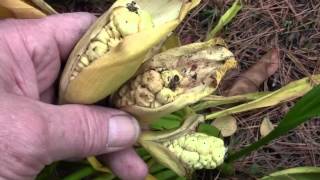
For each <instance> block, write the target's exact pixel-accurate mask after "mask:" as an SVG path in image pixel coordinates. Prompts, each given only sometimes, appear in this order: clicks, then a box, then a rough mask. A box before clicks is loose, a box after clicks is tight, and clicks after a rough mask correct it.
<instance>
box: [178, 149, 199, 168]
mask: <svg viewBox="0 0 320 180" xmlns="http://www.w3.org/2000/svg"><path fill="white" fill-rule="evenodd" d="M180 158H181V160H182V161H183V162H185V163H187V164H188V165H189V166H190V167H193V166H194V165H193V164H195V163H197V162H198V161H199V159H200V156H199V153H197V152H192V151H182V152H181V155H180Z"/></svg>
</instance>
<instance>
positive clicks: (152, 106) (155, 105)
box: [151, 101, 162, 108]
mask: <svg viewBox="0 0 320 180" xmlns="http://www.w3.org/2000/svg"><path fill="white" fill-rule="evenodd" d="M161 106H162V104H161V103H160V102H159V101H154V102H152V104H151V108H158V107H161Z"/></svg>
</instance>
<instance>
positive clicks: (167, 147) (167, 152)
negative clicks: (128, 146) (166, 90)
mask: <svg viewBox="0 0 320 180" xmlns="http://www.w3.org/2000/svg"><path fill="white" fill-rule="evenodd" d="M202 121H204V117H203V116H201V115H195V114H194V115H191V116H189V117H187V118H186V120H185V122H184V124H183V125H182V126H181V127H180V128H179V129H177V130H174V131H161V132H152V131H149V132H148V131H146V132H143V133H142V135H141V137H140V139H139V143H140V144H141V145H142V146H143V147H144V148H145V149H146V150H147V151H148V152H149V153H150V154H151V155H152V156H153V157H154V158H155V159H156V160H158V162H159V163H161V164H162V165H164V166H166V167H168V168H170V169H171V170H173V171H174V172H176V173H177V174H178V175H180V176H184V177H190V176H191V175H192V173H193V172H194V170H197V169H214V168H216V167H217V166H219V165H221V164H222V163H223V161H224V156H225V153H226V148H225V146H224V142H223V140H221V139H219V138H216V137H213V136H208V135H206V134H202V133H197V132H195V129H196V127H197V126H198V124H199V123H200V122H202Z"/></svg>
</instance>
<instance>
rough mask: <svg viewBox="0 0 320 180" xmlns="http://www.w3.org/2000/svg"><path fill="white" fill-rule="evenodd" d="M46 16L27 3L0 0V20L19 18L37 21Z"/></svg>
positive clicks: (17, 0)
mask: <svg viewBox="0 0 320 180" xmlns="http://www.w3.org/2000/svg"><path fill="white" fill-rule="evenodd" d="M46 16H47V14H46V13H44V12H42V11H41V10H39V9H37V8H35V7H34V6H32V5H31V3H30V2H29V1H27V0H26V1H23V0H1V1H0V19H2V18H19V19H37V18H42V17H46Z"/></svg>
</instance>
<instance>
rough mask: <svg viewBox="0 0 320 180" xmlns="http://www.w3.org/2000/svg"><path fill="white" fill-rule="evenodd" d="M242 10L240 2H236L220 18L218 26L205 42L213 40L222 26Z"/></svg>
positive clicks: (237, 0)
mask: <svg viewBox="0 0 320 180" xmlns="http://www.w3.org/2000/svg"><path fill="white" fill-rule="evenodd" d="M241 9H242V4H241V1H240V0H236V1H235V2H234V3H233V4H232V6H231V8H230V9H228V10H227V12H225V13H224V14H223V15H222V17H221V18H220V20H219V22H218V24H217V25H216V26H215V28H214V29H213V30H212V31H211V32H210V33H209V35H208V37H207V40H209V39H212V38H214V37H215V36H216V35H217V34H218V33H219V32H220V31H221V30H222V29H223V27H224V26H226V25H227V24H228V23H229V22H230V21H231V20H232V19H233V18H234V17H235V16H236V15H237V14H238V12H239V11H240V10H241Z"/></svg>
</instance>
